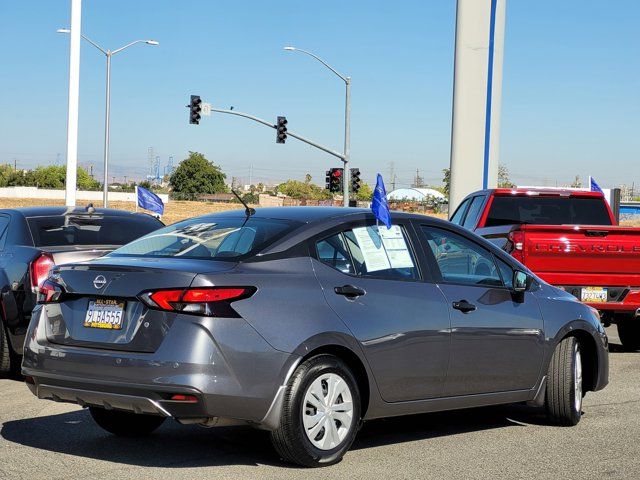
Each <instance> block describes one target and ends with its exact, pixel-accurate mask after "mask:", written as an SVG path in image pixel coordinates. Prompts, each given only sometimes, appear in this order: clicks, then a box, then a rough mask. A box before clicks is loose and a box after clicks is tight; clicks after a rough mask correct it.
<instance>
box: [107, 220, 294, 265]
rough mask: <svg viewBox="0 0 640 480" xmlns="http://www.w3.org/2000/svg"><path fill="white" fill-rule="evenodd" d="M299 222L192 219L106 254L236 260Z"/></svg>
mask: <svg viewBox="0 0 640 480" xmlns="http://www.w3.org/2000/svg"><path fill="white" fill-rule="evenodd" d="M299 225H300V223H299V222H291V221H287V220H276V219H271V218H253V217H250V218H249V219H246V218H244V217H242V218H215V217H207V218H192V219H189V220H185V221H184V222H180V223H176V224H174V225H170V226H168V227H165V228H163V229H161V230H158V231H156V232H153V233H151V234H150V235H147V236H145V237H143V238H140V239H138V240H136V241H135V242H132V243H130V244H129V245H125V246H124V247H122V248H119V249H117V250H115V251H113V252H112V253H111V254H110V256H112V257H122V256H135V257H183V258H205V259H210V258H214V259H216V260H238V259H240V258H241V257H242V258H244V257H248V256H251V255H253V254H255V253H258V252H259V251H260V250H262V249H264V248H265V247H267V246H268V245H270V244H272V243H273V242H275V241H276V240H277V239H279V238H282V237H283V236H284V235H286V234H287V233H289V232H291V231H292V230H294V229H295V228H297V227H298V226H299Z"/></svg>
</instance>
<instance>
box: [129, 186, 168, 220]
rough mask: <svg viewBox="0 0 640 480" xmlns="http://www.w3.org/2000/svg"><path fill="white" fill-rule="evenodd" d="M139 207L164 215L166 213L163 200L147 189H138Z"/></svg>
mask: <svg viewBox="0 0 640 480" xmlns="http://www.w3.org/2000/svg"><path fill="white" fill-rule="evenodd" d="M136 192H137V197H138V206H139V207H140V208H144V209H145V210H149V211H151V212H154V213H157V214H158V215H162V214H163V213H164V203H163V202H162V199H161V198H160V197H159V196H158V195H156V194H155V193H153V192H150V191H149V190H147V189H146V188H142V187H136Z"/></svg>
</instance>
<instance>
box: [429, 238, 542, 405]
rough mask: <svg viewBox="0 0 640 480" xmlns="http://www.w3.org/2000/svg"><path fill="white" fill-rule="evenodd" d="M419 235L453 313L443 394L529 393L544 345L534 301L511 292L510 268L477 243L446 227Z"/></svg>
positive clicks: (511, 274) (529, 295) (540, 320)
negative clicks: (421, 236) (424, 243)
mask: <svg viewBox="0 0 640 480" xmlns="http://www.w3.org/2000/svg"><path fill="white" fill-rule="evenodd" d="M421 230H422V232H423V234H424V235H425V240H426V242H427V247H426V248H425V249H426V250H427V253H429V254H431V259H432V261H433V263H434V264H435V265H434V267H433V268H434V270H438V271H439V273H440V276H441V278H440V279H439V281H438V285H439V287H440V289H441V291H442V292H443V293H444V295H445V297H446V298H447V301H448V306H449V308H450V312H451V363H450V366H449V371H448V373H447V381H446V384H445V387H444V393H445V395H447V396H455V395H469V394H478V393H492V392H505V391H512V390H524V389H531V388H533V387H534V386H535V384H536V382H537V380H538V378H539V375H540V368H541V366H542V357H543V344H544V334H543V323H542V315H541V313H540V308H539V306H538V303H537V299H536V298H535V297H534V295H533V294H532V293H531V292H525V293H524V294H515V293H513V292H512V290H511V289H510V288H509V287H510V286H511V285H510V282H511V281H512V278H513V269H512V267H511V266H510V265H509V264H508V263H507V262H505V261H504V260H502V259H500V258H498V257H496V256H494V255H493V254H492V253H491V251H490V250H488V249H486V248H485V247H484V246H482V245H480V244H479V243H476V242H475V241H473V240H471V239H470V238H468V237H466V236H463V235H460V234H458V233H455V232H453V231H450V230H447V229H444V228H438V227H432V226H422V227H421Z"/></svg>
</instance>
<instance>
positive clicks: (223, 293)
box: [138, 287, 256, 317]
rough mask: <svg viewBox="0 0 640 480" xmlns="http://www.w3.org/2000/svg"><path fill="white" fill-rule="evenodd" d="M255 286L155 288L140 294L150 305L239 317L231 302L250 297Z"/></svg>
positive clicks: (171, 309)
mask: <svg viewBox="0 0 640 480" xmlns="http://www.w3.org/2000/svg"><path fill="white" fill-rule="evenodd" d="M255 292H256V288H255V287H209V288H187V289H184V290H178V289H170V290H155V291H150V292H143V293H141V294H140V295H138V298H140V300H142V302H144V303H145V304H146V305H147V306H148V307H150V308H154V309H158V310H167V311H170V312H181V313H190V314H193V315H204V316H207V317H237V316H238V314H237V313H236V311H235V310H233V308H231V303H232V302H235V301H237V300H242V299H243V298H249V297H250V296H251V295H253V294H254V293H255Z"/></svg>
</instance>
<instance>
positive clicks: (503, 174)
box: [498, 163, 516, 188]
mask: <svg viewBox="0 0 640 480" xmlns="http://www.w3.org/2000/svg"><path fill="white" fill-rule="evenodd" d="M515 186H516V185H515V184H514V183H512V182H511V180H510V179H509V170H508V169H507V166H506V165H503V164H502V163H501V164H500V165H498V187H499V188H514V187H515Z"/></svg>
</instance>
